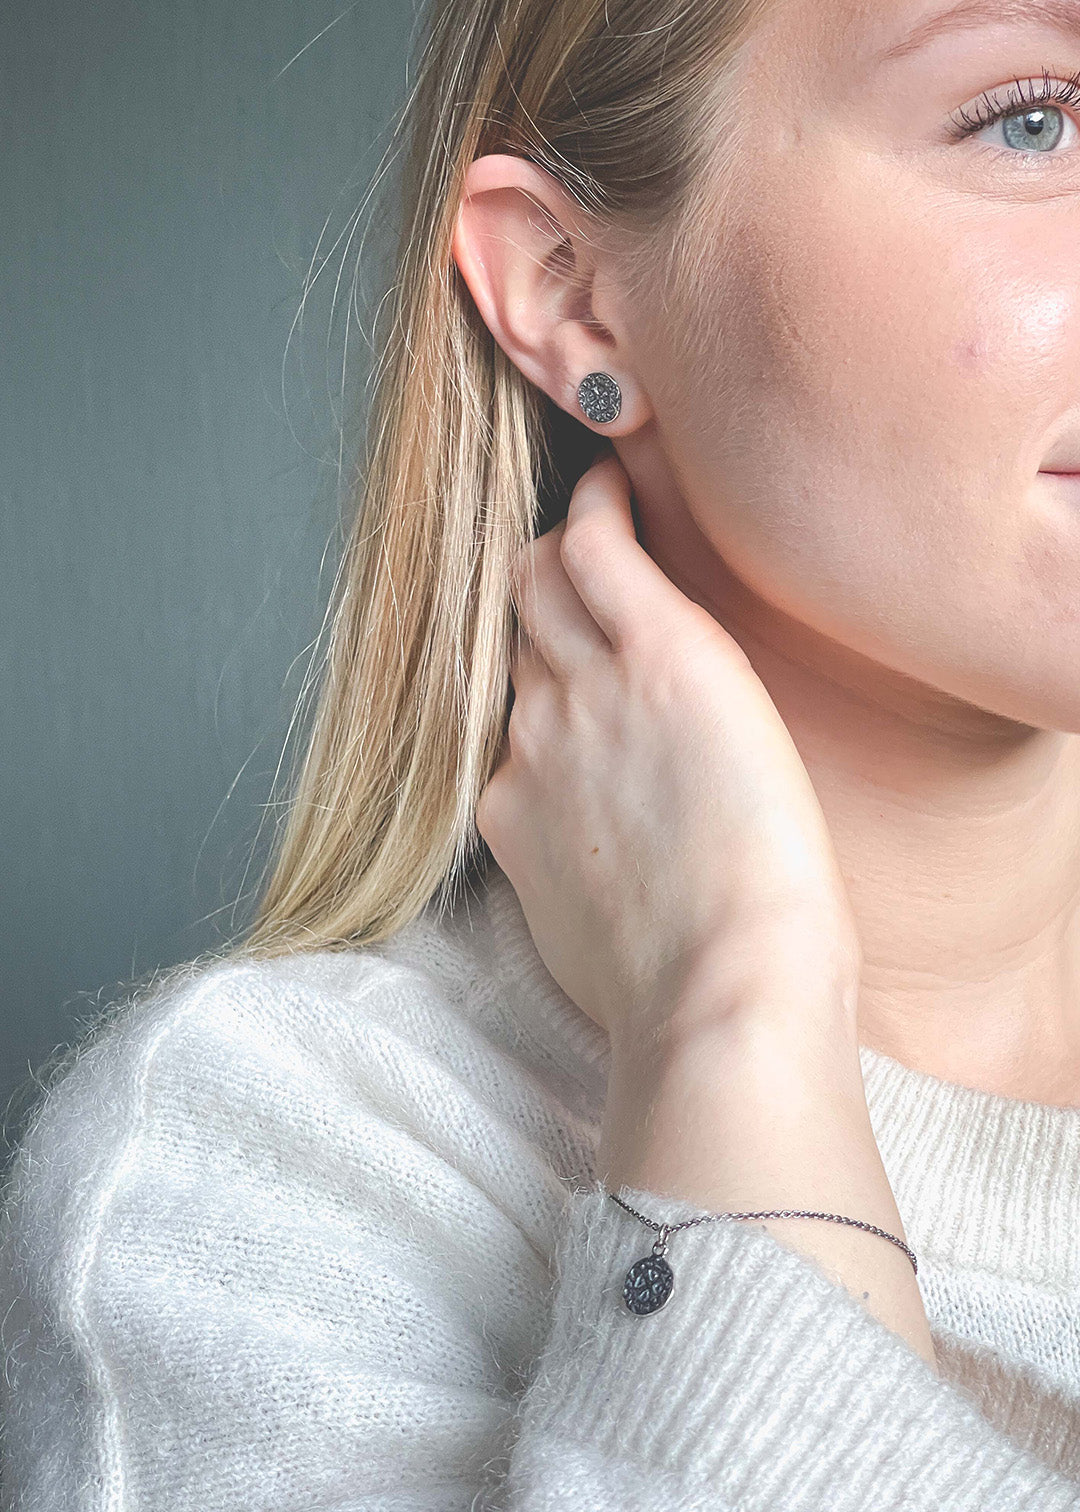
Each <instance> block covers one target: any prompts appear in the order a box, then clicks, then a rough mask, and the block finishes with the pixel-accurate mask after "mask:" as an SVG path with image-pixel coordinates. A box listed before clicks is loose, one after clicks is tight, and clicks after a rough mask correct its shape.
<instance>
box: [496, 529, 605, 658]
mask: <svg viewBox="0 0 1080 1512" xmlns="http://www.w3.org/2000/svg"><path fill="white" fill-rule="evenodd" d="M565 529H566V522H565V520H560V522H559V524H558V525H556V526H555V527H554V528H553V529H552V530H549V531H546V532H545V533H544V534H543V535H542V536H538V537H537V538H536V539H535V540H534V541H530V542H529V543H528V545H527V546H526V547H525V549H524V551H523V552H522V553H521V555H520V556H519V557H518V558H517V559H516V561H515V563H514V568H513V579H512V585H513V591H514V599H515V603H516V605H517V611H518V620H519V622H520V626H521V629H522V631H523V632H524V634H525V635H526V636H527V637H528V640H529V642H531V645H532V647H533V649H534V650H535V651H536V652H537V653H538V654H539V656H540V657H542V658H543V662H544V664H545V665H546V666H547V667H548V668H549V670H550V671H551V672H552V673H553V674H554V675H555V676H556V677H564V678H565V677H569V676H570V675H571V674H572V673H573V672H574V671H576V670H577V669H578V668H579V667H581V666H582V665H584V663H585V662H587V661H589V660H591V659H592V658H593V657H594V656H595V655H596V654H597V652H598V651H601V650H607V649H608V645H607V641H606V640H605V638H604V636H603V634H602V633H601V631H600V628H599V626H598V625H597V623H596V621H595V620H594V619H593V617H592V615H591V614H590V613H589V611H588V609H587V608H586V607H585V605H584V604H583V603H582V601H581V596H580V594H579V593H578V591H577V589H576V588H575V587H574V585H573V583H572V582H571V581H570V579H569V577H567V574H566V568H565V567H564V566H563V562H562V556H561V552H560V548H561V544H562V538H563V532H564V531H565Z"/></svg>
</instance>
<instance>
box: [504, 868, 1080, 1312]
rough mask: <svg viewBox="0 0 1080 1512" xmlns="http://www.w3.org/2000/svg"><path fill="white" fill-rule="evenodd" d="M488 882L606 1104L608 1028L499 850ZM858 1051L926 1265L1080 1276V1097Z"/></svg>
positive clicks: (1051, 1281)
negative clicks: (1046, 1094)
mask: <svg viewBox="0 0 1080 1512" xmlns="http://www.w3.org/2000/svg"><path fill="white" fill-rule="evenodd" d="M484 887H485V891H486V908H487V911H488V918H489V920H490V926H491V932H492V937H493V943H494V946H495V951H496V956H497V962H498V969H499V973H500V976H501V977H502V983H503V987H504V989H507V990H508V992H509V995H510V999H511V1004H510V1006H511V1007H512V1008H513V1009H516V1012H517V1014H518V1016H519V1017H521V1018H522V1019H524V1020H526V1021H527V1022H528V1025H529V1028H530V1030H531V1031H532V1032H533V1033H535V1034H539V1035H542V1036H543V1037H544V1039H545V1043H546V1048H547V1050H548V1053H549V1054H550V1055H551V1056H552V1057H553V1058H554V1059H557V1060H559V1061H560V1063H561V1065H562V1067H563V1069H564V1070H566V1071H568V1072H570V1073H571V1074H573V1075H576V1076H577V1078H578V1080H579V1081H580V1082H581V1083H582V1084H583V1085H584V1087H585V1088H586V1089H588V1090H591V1092H592V1093H593V1094H594V1095H595V1097H596V1099H597V1101H596V1107H597V1109H598V1110H599V1109H602V1098H603V1094H604V1087H605V1082H606V1076H607V1070H608V1065H609V1060H610V1045H609V1041H608V1036H607V1033H606V1032H605V1031H604V1029H603V1028H602V1027H601V1026H600V1025H599V1024H597V1023H595V1022H594V1021H593V1020H592V1019H591V1018H589V1016H588V1015H587V1014H586V1013H584V1012H583V1011H582V1010H581V1009H580V1008H579V1007H578V1006H577V1004H576V1003H575V1002H573V1000H572V999H571V998H570V997H569V996H568V995H567V994H566V993H565V992H563V990H562V988H561V987H560V986H559V984H558V983H557V982H556V981H555V980H554V978H553V977H552V976H551V974H550V972H549V971H548V969H547V967H546V966H545V964H544V962H543V959H542V958H541V956H540V954H539V952H538V951H537V949H536V945H535V942H534V941H533V938H532V935H531V933H530V932H529V927H528V923H527V921H526V919H525V915H524V912H523V911H522V908H521V903H520V900H519V899H518V896H517V893H516V892H515V891H514V888H513V885H512V884H511V882H510V880H509V878H508V877H507V876H506V873H505V872H503V870H502V869H501V867H499V866H498V865H497V864H496V863H495V862H494V861H493V860H492V861H491V862H489V864H488V868H487V872H486V874H485V881H484ZM859 1059H860V1063H861V1065H862V1071H863V1084H864V1087H865V1089H866V1101H867V1108H868V1110H869V1113H870V1121H871V1125H872V1128H873V1131H874V1136H875V1139H876V1140H877V1144H878V1148H879V1150H880V1151H881V1158H882V1163H883V1165H884V1167H885V1171H886V1174H887V1176H888V1178H889V1182H890V1185H891V1186H892V1189H893V1192H894V1194H895V1196H896V1200H897V1206H898V1208H899V1210H900V1214H901V1216H902V1218H903V1222H904V1232H905V1235H906V1237H907V1242H908V1243H909V1244H910V1245H911V1247H912V1248H913V1249H914V1250H915V1252H916V1254H917V1255H918V1258H919V1264H920V1271H921V1270H922V1268H923V1265H924V1262H928V1263H929V1264H930V1265H931V1266H933V1264H934V1263H935V1262H943V1263H946V1264H948V1265H950V1266H953V1267H956V1266H962V1267H964V1268H966V1269H969V1270H972V1271H986V1272H991V1273H993V1274H994V1275H995V1276H998V1277H1002V1276H1013V1277H1014V1278H1016V1279H1018V1280H1024V1281H1027V1282H1032V1281H1034V1282H1037V1283H1039V1284H1042V1285H1046V1286H1050V1287H1056V1288H1061V1289H1075V1288H1076V1287H1077V1286H1080V1107H1063V1106H1055V1105H1052V1104H1046V1103H1038V1102H1028V1101H1026V1100H1022V1099H1019V1098H1013V1097H1007V1096H1005V1095H1003V1094H1001V1093H995V1092H988V1091H986V1090H984V1089H982V1088H976V1087H969V1086H966V1085H964V1084H962V1083H960V1082H952V1081H945V1080H943V1079H941V1078H940V1077H937V1076H934V1075H932V1074H930V1073H929V1072H927V1071H922V1070H919V1069H917V1068H916V1067H913V1066H908V1065H906V1064H905V1063H904V1062H902V1061H899V1060H897V1059H895V1058H894V1057H893V1056H891V1055H887V1054H885V1053H884V1052H882V1051H880V1050H877V1049H875V1048H873V1047H872V1046H870V1045H867V1044H862V1043H860V1045H859ZM851 1216H854V1217H857V1216H858V1215H857V1214H853V1215H851Z"/></svg>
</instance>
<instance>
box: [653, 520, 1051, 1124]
mask: <svg viewBox="0 0 1080 1512" xmlns="http://www.w3.org/2000/svg"><path fill="white" fill-rule="evenodd" d="M639 518H640V521H641V523H640V527H639V539H640V540H641V544H642V546H643V547H644V548H645V550H647V551H648V552H649V555H650V556H651V557H653V559H654V560H655V561H656V562H657V564H658V565H659V566H660V567H661V568H662V569H663V571H664V572H665V573H666V574H667V575H668V576H669V577H670V578H671V579H672V581H673V582H674V583H676V585H677V586H678V587H679V588H680V589H681V590H682V591H683V592H684V593H686V594H687V596H688V597H690V598H691V599H693V600H694V602H696V603H698V604H700V605H702V606H703V607H704V608H706V609H708V610H709V612H710V613H712V614H713V615H714V617H715V618H716V619H717V620H718V621H719V623H720V624H721V625H722V626H723V627H724V628H725V629H726V630H727V631H728V632H729V633H730V634H731V635H732V636H733V637H734V639H735V640H737V641H738V643H739V645H740V646H741V647H742V649H743V651H744V652H745V653H746V655H747V657H748V658H749V660H750V662H751V665H752V666H753V668H754V670H755V672H756V673H757V675H758V677H759V678H760V679H761V681H762V682H763V684H764V685H765V688H766V689H767V691H768V693H769V695H770V697H771V698H772V700H773V702H774V703H775V705H776V707H777V709H778V711H779V713H780V716H781V718H782V719H783V720H784V722H785V724H786V725H787V728H788V730H789V731H790V733H791V736H792V739H793V740H794V742H795V744H796V746H797V748H798V750H799V753H800V755H801V756H802V758H803V761H804V763H805V765H806V768H807V771H808V772H809V774H810V778H811V781H812V782H813V784H814V788H815V791H816V792H817V795H818V799H819V801H820V803H821V807H822V810H823V812H824V815H825V819H826V821H827V823H828V826H829V830H830V833H831V835H832V837H833V841H834V844H835V846H836V851H837V856H838V859H839V863H840V867H841V871H842V873H843V875H844V878H845V881H846V883H847V888H848V895H849V897H850V899H851V904H852V908H853V910H854V913H855V917H856V920H857V922H858V926H859V932H860V939H861V942H862V948H863V974H862V982H861V990H860V999H859V1037H860V1040H861V1042H862V1043H864V1044H867V1045H869V1046H871V1047H872V1048H874V1049H876V1050H880V1051H882V1052H884V1053H885V1054H887V1055H891V1056H893V1057H894V1058H895V1059H897V1060H899V1061H902V1062H904V1063H905V1064H906V1065H909V1066H912V1067H915V1068H916V1069H919V1070H922V1071H925V1072H928V1073H929V1074H930V1075H933V1076H938V1077H942V1078H944V1079H946V1080H950V1081H959V1082H962V1083H965V1084H966V1085H969V1086H973V1087H978V1088H981V1089H983V1090H985V1091H988V1092H996V1093H999V1094H1001V1095H1004V1096H1008V1097H1016V1098H1023V1099H1027V1100H1031V1101H1036V1102H1044V1103H1055V1104H1059V1103H1065V1104H1072V1103H1075V1102H1080V912H1078V908H1077V901H1078V894H1080V805H1078V802H1077V794H1078V793H1080V783H1078V778H1080V741H1078V738H1077V736H1075V735H1073V734H1071V733H1068V732H1066V733H1063V732H1060V731H1052V730H1041V729H1035V728H1032V727H1031V726H1029V725H1020V724H1017V723H1016V722H1015V721H1011V720H1008V719H1006V718H1003V717H1001V716H999V715H996V714H992V713H989V712H987V711H986V710H983V709H980V708H977V707H975V706H974V705H972V704H970V703H965V702H964V701H962V700H959V699H954V698H951V697H949V696H947V695H945V694H943V693H941V692H940V691H938V690H936V689H934V688H931V687H929V686H927V685H925V684H923V683H920V682H918V681H916V680H914V679H912V678H910V677H907V676H906V675H904V674H901V673H898V672H895V671H893V670H891V669H889V668H887V667H884V666H883V665H882V664H881V663H880V662H877V661H874V660H872V659H870V658H868V657H865V656H862V655H861V654H859V653H858V652H856V651H853V650H852V649H851V648H850V647H847V646H844V645H843V644H841V643H840V642H838V641H836V640H833V639H831V638H830V637H829V636H827V635H825V634H822V633H820V632H818V631H817V630H814V629H811V628H809V627H808V626H806V625H805V624H803V623H802V622H800V621H798V620H795V619H792V618H790V617H789V616H787V615H785V614H783V613H782V612H781V611H779V610H778V609H776V608H775V607H774V606H773V605H770V604H766V603H765V602H764V601H763V600H762V599H760V598H759V597H758V596H757V595H756V594H754V593H753V592H752V591H751V590H750V589H749V588H747V587H746V586H745V584H743V583H742V582H741V580H739V579H737V578H736V577H735V576H734V575H733V574H732V573H731V572H730V570H729V569H727V568H726V566H725V565H724V563H723V562H722V560H721V559H720V558H719V557H718V556H717V555H716V553H715V552H714V551H713V550H712V548H711V547H710V545H709V543H708V542H707V541H706V539H705V537H704V536H703V535H702V534H701V533H700V532H699V531H698V529H697V527H696V525H694V523H693V521H692V520H691V518H690V516H689V515H688V514H687V513H686V512H685V511H683V517H682V518H681V519H680V520H679V521H678V523H677V524H676V525H675V528H674V529H673V524H675V522H674V521H673V519H672V516H671V513H670V512H665V515H664V518H663V519H662V520H659V519H657V518H656V517H655V514H650V512H649V510H648V509H647V508H644V509H642V508H641V507H640V505H639Z"/></svg>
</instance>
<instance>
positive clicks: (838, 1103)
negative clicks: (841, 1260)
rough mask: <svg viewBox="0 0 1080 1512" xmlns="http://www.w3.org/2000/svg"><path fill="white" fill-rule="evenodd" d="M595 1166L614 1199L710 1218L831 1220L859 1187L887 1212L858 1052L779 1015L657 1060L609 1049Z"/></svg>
mask: <svg viewBox="0 0 1080 1512" xmlns="http://www.w3.org/2000/svg"><path fill="white" fill-rule="evenodd" d="M598 1158H599V1161H600V1167H601V1174H602V1175H604V1176H605V1177H606V1179H607V1180H608V1182H609V1187H610V1189H612V1190H616V1189H617V1186H618V1184H619V1183H621V1182H626V1183H627V1184H628V1185H630V1186H635V1187H640V1188H650V1189H652V1190H654V1191H668V1190H670V1191H672V1192H676V1193H678V1194H679V1195H683V1196H686V1197H689V1198H690V1200H691V1201H696V1202H698V1203H699V1205H701V1206H705V1207H717V1206H725V1207H744V1206H750V1207H761V1206H764V1207H799V1208H807V1207H817V1208H828V1209H831V1210H833V1211H836V1210H837V1203H838V1202H840V1201H843V1200H844V1197H845V1194H846V1195H847V1197H848V1199H849V1201H850V1197H851V1192H852V1187H851V1184H852V1182H854V1185H855V1191H856V1193H858V1194H859V1195H860V1196H861V1197H862V1198H863V1199H864V1201H863V1206H868V1205H872V1206H873V1208H874V1209H875V1210H876V1211H877V1212H878V1213H881V1212H882V1211H885V1212H886V1213H887V1214H888V1213H889V1212H890V1211H891V1209H890V1206H889V1204H890V1202H891V1193H887V1188H886V1187H885V1186H884V1185H883V1180H884V1172H883V1169H882V1167H881V1159H880V1153H879V1151H878V1148H877V1144H876V1141H875V1139H874V1134H873V1128H872V1125H871V1122H870V1115H869V1110H868V1108H867V1103H866V1093H865V1089H864V1087H863V1081H862V1069H861V1066H860V1063H859V1056H858V1044H857V1041H856V1040H855V1038H854V1037H850V1038H848V1037H847V1036H845V1035H840V1034H838V1035H836V1036H835V1037H833V1038H829V1037H828V1036H827V1035H825V1034H822V1033H819V1032H816V1031H815V1032H814V1033H813V1034H808V1033H806V1032H805V1030H803V1029H798V1028H797V1029H794V1030H791V1029H789V1028H788V1026H787V1025H785V1024H783V1023H782V1021H781V1020H780V1018H779V1016H777V1017H771V1016H769V1015H764V1014H763V1015H758V1016H754V1015H752V1014H747V1015H739V1014H732V1015H729V1016H727V1017H725V1018H723V1019H718V1020H715V1021H714V1022H712V1023H711V1024H709V1025H701V1026H697V1027H696V1028H695V1029H694V1030H693V1031H692V1032H690V1031H687V1032H685V1033H683V1034H681V1035H680V1034H679V1033H675V1034H673V1035H670V1036H669V1037H668V1038H667V1040H666V1041H665V1043H664V1044H663V1045H662V1046H660V1047H654V1048H653V1049H652V1051H648V1050H647V1049H646V1048H645V1047H644V1046H641V1047H638V1048H636V1049H631V1048H629V1047H619V1048H615V1047H613V1053H612V1058H611V1063H610V1069H609V1075H608V1086H607V1098H606V1101H605V1107H604V1116H603V1122H602V1125H601V1133H600V1143H599V1149H598ZM612 1182H614V1183H615V1185H614V1186H610V1183H612ZM874 1194H876V1195H877V1197H878V1198H881V1199H882V1200H883V1201H884V1203H885V1207H884V1208H883V1207H882V1204H881V1201H873V1202H872V1203H871V1201H870V1199H871V1197H872V1196H873V1195H874ZM870 1221H880V1219H875V1218H873V1217H871V1220H870Z"/></svg>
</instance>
